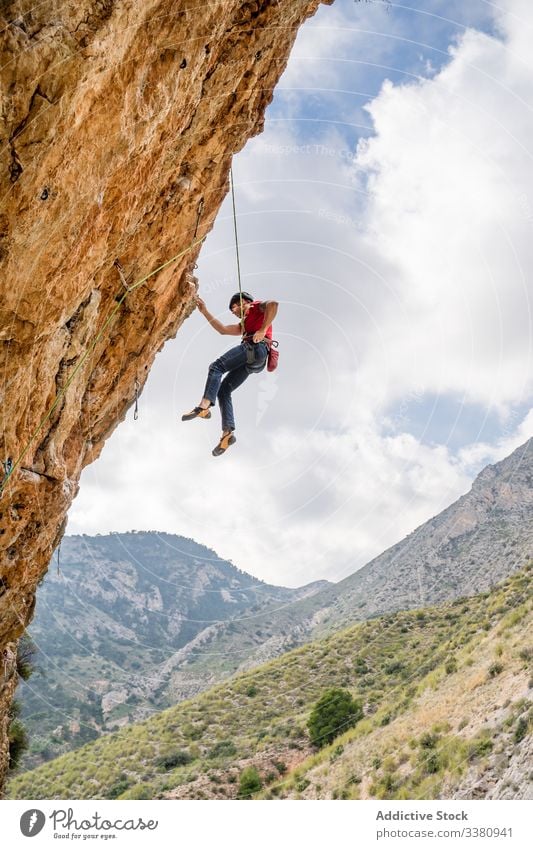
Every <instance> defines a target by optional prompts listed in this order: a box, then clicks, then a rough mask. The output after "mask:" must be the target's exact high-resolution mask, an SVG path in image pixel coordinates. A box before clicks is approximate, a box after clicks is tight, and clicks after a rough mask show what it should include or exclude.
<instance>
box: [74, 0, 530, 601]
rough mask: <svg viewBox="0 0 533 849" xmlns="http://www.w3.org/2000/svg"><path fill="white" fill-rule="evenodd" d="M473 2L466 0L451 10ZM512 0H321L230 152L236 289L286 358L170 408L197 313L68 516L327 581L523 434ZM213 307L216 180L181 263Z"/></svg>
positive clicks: (524, 33)
mask: <svg viewBox="0 0 533 849" xmlns="http://www.w3.org/2000/svg"><path fill="white" fill-rule="evenodd" d="M465 7H466V8H465ZM532 38H533V9H532V8H531V4H530V3H529V0H500V2H498V3H490V2H485V0H469V2H468V3H466V4H465V3H464V2H459V0H425V2H418V3H411V4H409V3H405V4H397V3H393V2H391V3H384V2H370V3H355V2H353V0H336V2H335V3H334V4H333V6H323V7H321V8H320V9H319V11H318V13H317V14H316V16H315V17H314V18H312V19H310V20H309V21H308V22H307V23H306V24H305V25H304V26H303V27H302V29H301V30H300V32H299V35H298V37H297V41H296V44H295V47H294V49H293V52H292V54H291V57H290V60H289V64H288V66H287V69H286V71H285V73H284V75H283V77H282V78H281V80H280V82H279V85H278V87H277V89H276V91H275V96H274V100H273V103H272V105H271V106H270V107H269V110H268V112H267V119H266V123H265V130H264V132H263V134H262V135H260V136H258V137H256V138H254V139H252V140H250V141H249V142H248V144H247V145H246V147H245V148H244V149H243V151H242V152H241V153H239V154H238V155H236V156H235V157H234V161H233V171H234V180H235V192H236V206H237V213H238V219H237V220H238V230H239V241H240V259H241V269H242V273H243V287H244V289H246V290H248V291H250V292H251V293H252V294H253V295H254V296H255V297H257V298H259V299H265V300H266V299H274V300H277V301H278V302H279V312H278V316H277V318H276V321H275V325H274V331H275V332H274V337H275V338H276V339H278V340H279V343H280V347H279V351H280V364H279V368H278V370H277V371H276V372H274V373H272V374H266V373H262V374H260V375H252V376H250V378H249V379H248V381H247V382H246V383H245V384H244V385H243V386H242V387H241V388H240V389H239V390H237V392H236V393H235V395H234V402H235V409H236V420H237V429H236V436H237V443H236V444H235V446H233V447H232V448H231V449H230V450H229V451H228V452H227V453H226V454H225V455H223V456H222V457H219V458H213V457H212V456H211V450H212V448H213V447H214V445H215V444H216V443H217V441H218V438H219V435H220V426H219V417H218V411H217V410H214V411H213V412H214V415H213V417H212V419H211V420H210V421H200V420H196V421H193V422H188V423H182V422H181V420H180V419H181V414H182V413H183V412H185V411H188V410H190V409H191V407H192V406H194V405H195V404H197V403H198V402H199V400H200V398H201V395H202V390H203V386H204V382H205V376H206V371H207V367H208V365H209V363H210V362H211V361H212V360H214V359H215V358H216V357H217V356H218V355H219V354H220V353H221V352H222V351H224V350H226V349H227V348H228V347H231V345H232V340H231V338H228V337H223V336H220V335H218V334H217V333H216V332H215V331H213V329H212V328H211V327H210V326H209V325H208V324H207V322H206V321H205V319H204V318H203V317H202V316H201V315H200V314H199V313H198V312H195V313H194V314H193V315H192V316H191V318H189V319H188V320H187V321H186V322H185V324H184V325H183V327H182V328H181V329H180V331H179V332H178V334H177V337H176V338H175V339H174V340H172V341H170V342H168V343H167V344H166V345H165V347H164V349H163V351H162V352H161V353H160V354H159V356H158V358H157V360H156V362H155V365H154V367H153V369H152V372H151V374H150V377H149V379H148V382H147V384H146V387H145V389H144V392H143V394H142V396H141V398H140V415H139V420H138V421H134V420H133V411H130V413H129V414H128V417H127V419H126V421H125V422H124V423H123V424H121V425H120V426H119V428H118V429H117V430H116V431H115V433H114V434H113V436H112V437H111V438H110V439H109V440H108V442H107V444H106V446H105V448H104V450H103V452H102V455H101V458H100V459H99V460H98V461H97V462H95V463H94V464H93V465H92V466H90V467H88V468H87V469H86V470H85V471H84V473H83V475H82V479H81V490H80V494H79V495H78V497H77V499H76V501H75V502H74V505H73V507H72V509H71V511H70V517H69V525H68V533H70V534H72V533H87V534H94V533H106V532H109V531H126V530H131V529H136V530H159V531H165V532H171V533H175V534H180V535H183V536H186V537H192V538H194V539H195V540H197V541H198V542H200V543H202V544H204V545H207V546H209V547H211V548H212V549H213V550H214V551H216V553H217V554H218V555H219V556H220V557H223V558H227V559H230V560H232V561H233V563H235V565H236V566H238V567H239V568H241V569H243V570H245V571H247V572H249V573H251V574H252V575H254V576H256V577H258V578H260V579H262V580H266V581H269V582H271V583H276V584H282V585H285V586H300V585H302V584H305V583H308V582H310V581H314V580H317V579H323V578H325V579H328V580H332V581H337V580H340V579H342V578H344V577H346V576H347V575H349V574H351V573H352V572H354V571H356V570H357V569H359V568H360V567H361V566H363V565H364V564H365V563H366V562H368V561H369V560H370V559H372V558H373V557H375V556H376V555H378V554H380V553H381V552H382V551H384V550H385V549H386V548H388V547H389V546H390V545H393V544H394V543H396V542H398V541H399V540H400V539H402V538H403V537H404V536H405V535H406V534H408V533H410V532H411V531H412V530H413V529H414V528H416V527H417V526H419V525H420V524H422V523H423V522H424V521H426V520H427V519H429V518H431V517H432V516H434V515H436V514H437V513H439V512H440V511H441V510H442V509H444V508H445V507H446V506H448V505H449V504H450V503H452V502H453V501H454V500H456V499H457V498H458V497H459V496H460V495H462V494H464V493H465V492H467V491H468V490H469V488H470V486H471V484H472V481H473V479H474V478H475V476H476V474H477V473H478V472H479V471H480V470H481V469H482V468H483V467H484V466H485V465H487V464H488V463H493V462H496V461H497V460H499V459H502V458H503V457H505V456H507V455H508V454H509V453H511V451H512V450H513V449H514V448H515V447H517V446H518V445H520V444H521V443H523V442H524V441H525V440H526V439H528V438H529V437H530V436H531V435H533V412H532V410H531V401H532V388H533V374H532V356H531V353H532V351H531V349H532V319H531V282H530V276H531V269H532V267H533V240H532V238H531V237H532V235H533V162H532V142H531V139H533V73H532V71H533V67H532V66H533V54H532V53H531V50H530V44H531V40H532ZM196 273H197V275H198V277H199V280H200V294H201V296H202V298H204V300H205V301H206V303H207V306H208V308H209V309H210V311H211V312H212V313H214V314H215V315H216V316H218V317H219V318H220V319H221V320H222V321H224V322H225V323H230V322H231V321H232V317H231V315H230V314H229V312H228V310H227V305H228V301H229V298H230V296H231V295H232V294H233V292H234V291H235V290H236V289H237V280H236V264H235V245H234V240H233V222H232V218H231V204H230V199H229V198H227V199H226V201H225V202H224V204H223V206H222V207H221V209H220V213H219V215H218V218H217V220H216V223H215V226H214V228H213V231H212V232H211V234H210V235H209V237H208V238H207V240H206V242H205V244H204V246H203V248H202V253H201V256H200V259H199V262H198V269H197V272H196Z"/></svg>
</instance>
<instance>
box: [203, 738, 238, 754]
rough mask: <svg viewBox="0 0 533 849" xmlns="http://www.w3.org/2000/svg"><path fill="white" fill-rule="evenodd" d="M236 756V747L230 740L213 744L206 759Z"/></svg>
mask: <svg viewBox="0 0 533 849" xmlns="http://www.w3.org/2000/svg"><path fill="white" fill-rule="evenodd" d="M236 754H237V747H236V746H235V743H233V742H232V741H231V740H220V742H219V743H215V745H214V746H213V748H212V749H211V751H210V752H209V753H208V755H207V757H208V758H231V757H233V755H236Z"/></svg>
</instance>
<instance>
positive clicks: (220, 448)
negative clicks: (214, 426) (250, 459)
mask: <svg viewBox="0 0 533 849" xmlns="http://www.w3.org/2000/svg"><path fill="white" fill-rule="evenodd" d="M236 442H237V437H236V436H235V434H234V433H233V431H232V430H227V431H225V432H224V433H223V434H222V436H221V437H220V442H219V443H218V445H217V446H216V448H213V450H212V452H211V453H212V455H213V457H220V455H221V454H223V453H224V451H226V450H227V449H228V448H229V447H230V445H234V444H235V443H236Z"/></svg>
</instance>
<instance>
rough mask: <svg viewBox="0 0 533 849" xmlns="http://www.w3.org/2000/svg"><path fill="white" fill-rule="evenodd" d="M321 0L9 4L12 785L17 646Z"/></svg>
mask: <svg viewBox="0 0 533 849" xmlns="http://www.w3.org/2000/svg"><path fill="white" fill-rule="evenodd" d="M324 1H325V2H332V0H324ZM319 4H320V0H251V1H250V2H244V0H216V2H211V3H209V4H208V3H205V4H199V3H193V2H192V0H79V2H76V3H71V2H69V1H68V0H49V2H47V3H41V4H34V3H33V2H31V0H13V2H9V0H8V2H2V3H1V4H0V30H1V32H0V86H1V89H0V96H1V113H0V186H1V193H2V203H1V208H0V264H1V268H2V274H1V278H0V293H1V296H0V345H1V351H0V355H1V370H2V380H1V383H0V393H1V394H0V401H1V407H0V409H1V411H2V428H1V430H2V437H1V438H2V443H1V445H0V459H1V460H2V461H4V462H6V461H8V460H12V461H14V462H15V469H14V472H13V474H12V476H11V477H10V479H9V481H7V483H6V486H5V488H4V491H3V494H2V498H1V500H0V537H1V543H0V545H1V549H2V552H3V554H2V561H1V565H0V651H2V652H3V655H2V667H1V669H0V712H1V716H2V719H1V729H0V786H1V785H2V784H3V778H4V774H5V769H6V765H7V737H6V729H7V722H8V718H7V709H8V706H9V703H10V701H11V699H12V695H13V691H14V689H15V686H16V680H17V674H16V653H15V641H16V639H17V637H18V636H19V635H20V634H21V633H22V631H23V629H24V627H25V626H26V624H27V623H28V621H29V620H30V619H31V615H32V611H33V608H34V603H35V589H36V585H37V583H38V581H39V579H40V578H41V577H42V575H43V574H44V572H45V571H46V568H47V565H48V562H49V558H50V555H51V552H52V550H53V548H54V545H55V544H56V543H57V541H58V539H59V538H60V536H61V533H62V529H63V527H64V521H65V516H66V512H67V510H68V508H69V506H70V504H71V502H72V499H73V498H74V496H75V495H76V492H77V488H78V480H79V475H80V472H81V470H82V468H83V467H84V466H85V465H87V464H88V463H90V462H91V461H92V460H94V459H95V458H96V457H97V456H98V454H99V453H100V451H101V449H102V446H103V444H104V441H105V439H106V438H107V436H108V435H109V434H110V433H111V432H112V430H113V429H114V428H115V427H116V425H117V424H118V423H119V422H120V421H121V420H122V419H123V417H124V415H125V412H126V410H127V408H128V407H129V405H130V404H131V402H132V399H133V397H134V393H135V382H136V381H138V383H139V386H140V387H141V388H142V386H143V384H144V381H145V379H146V376H147V374H148V371H149V368H150V366H151V364H152V362H153V359H154V357H155V355H156V353H157V351H158V350H159V349H160V348H161V346H162V344H163V343H164V342H165V340H166V339H168V338H169V337H171V336H173V335H174V334H175V333H176V331H177V330H178V328H179V326H180V325H181V323H182V322H183V320H184V318H186V317H187V316H188V315H189V313H190V311H191V309H192V292H193V290H191V287H190V285H189V284H188V282H187V279H188V274H187V272H189V271H190V270H191V268H192V267H193V266H194V263H195V259H196V257H197V255H198V252H199V249H200V244H199V242H198V240H199V239H201V238H202V237H203V236H205V234H206V233H207V232H208V230H209V229H210V227H211V225H212V222H213V219H214V217H215V215H216V213H217V210H218V208H219V206H220V204H221V201H222V199H223V198H224V195H225V194H226V192H227V189H228V170H229V165H230V161H231V156H232V154H233V153H234V152H235V151H237V150H239V149H240V148H241V147H242V146H243V145H244V143H245V142H246V141H247V139H248V138H250V137H251V136H252V135H254V134H256V133H258V132H260V130H261V128H262V124H263V119H264V111H265V108H266V106H267V105H268V103H269V102H270V100H271V98H272V89H273V86H274V85H275V83H276V81H277V80H278V78H279V76H280V74H281V72H282V71H283V69H284V66H285V63H286V60H287V57H288V54H289V51H290V48H291V46H292V43H293V41H294V38H295V36H296V33H297V29H298V27H299V25H300V24H301V23H302V22H303V20H304V19H305V18H306V17H308V16H309V15H311V14H313V13H314V12H315V11H316V9H317V7H318V6H319ZM191 245H192V247H191ZM186 249H187V252H186V253H184V254H183V255H182V256H181V257H180V258H179V259H178V260H177V261H176V262H174V263H173V264H171V265H170V266H168V267H166V268H165V269H164V270H163V271H161V272H160V273H159V274H156V275H154V276H152V277H150V278H149V279H148V280H147V281H146V282H145V283H144V284H143V285H141V286H139V287H138V288H136V289H135V291H134V292H132V293H131V295H129V296H128V297H127V298H126V300H125V302H124V304H123V305H122V306H121V307H120V309H119V310H118V311H117V315H116V317H115V318H114V319H113V321H112V322H111V324H110V326H109V327H108V328H107V329H106V331H105V333H103V335H102V336H101V338H100V337H99V334H100V333H101V331H102V329H103V327H104V325H105V323H106V320H107V318H108V317H109V316H110V314H111V312H112V310H113V309H115V308H116V306H117V300H116V299H117V296H119V295H122V294H123V292H124V289H123V285H122V283H121V281H120V279H119V276H118V273H117V269H116V268H115V267H114V260H115V259H117V258H118V259H119V260H120V262H121V264H122V266H123V268H124V270H125V275H126V281H127V282H128V283H132V282H135V281H138V280H140V279H141V278H143V277H144V276H145V275H146V274H148V273H149V272H150V271H152V270H153V269H155V268H157V267H158V266H160V265H161V264H163V263H164V262H165V261H167V260H168V259H169V258H170V257H172V256H174V255H176V254H178V253H180V252H182V251H185V250H186ZM95 341H96V344H95V347H94V350H93V351H92V352H91V354H90V356H88V357H87V359H86V360H85V361H84V362H83V364H82V357H83V356H84V355H85V354H86V352H87V351H88V350H90V349H91V347H92V345H93V343H94V342H95ZM76 369H77V371H75V370H76ZM73 374H75V376H74V378H72V375H73ZM58 393H59V394H58ZM57 398H59V400H58V402H57V403H56V405H55V406H54V407H53V409H51V408H52V405H53V404H54V401H55V399H57ZM48 413H50V414H49V415H48V417H47V414H48ZM41 422H43V424H42V426H40V425H41Z"/></svg>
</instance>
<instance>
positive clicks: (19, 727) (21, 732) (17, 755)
mask: <svg viewBox="0 0 533 849" xmlns="http://www.w3.org/2000/svg"><path fill="white" fill-rule="evenodd" d="M8 740H9V769H10V770H13V769H16V768H17V767H18V765H19V763H20V759H21V757H22V755H23V754H24V752H25V751H26V749H27V748H28V746H29V740H28V734H27V732H26V729H25V728H24V726H23V724H22V722H21V721H20V719H16V718H14V719H12V720H11V723H10V725H9V732H8Z"/></svg>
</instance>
